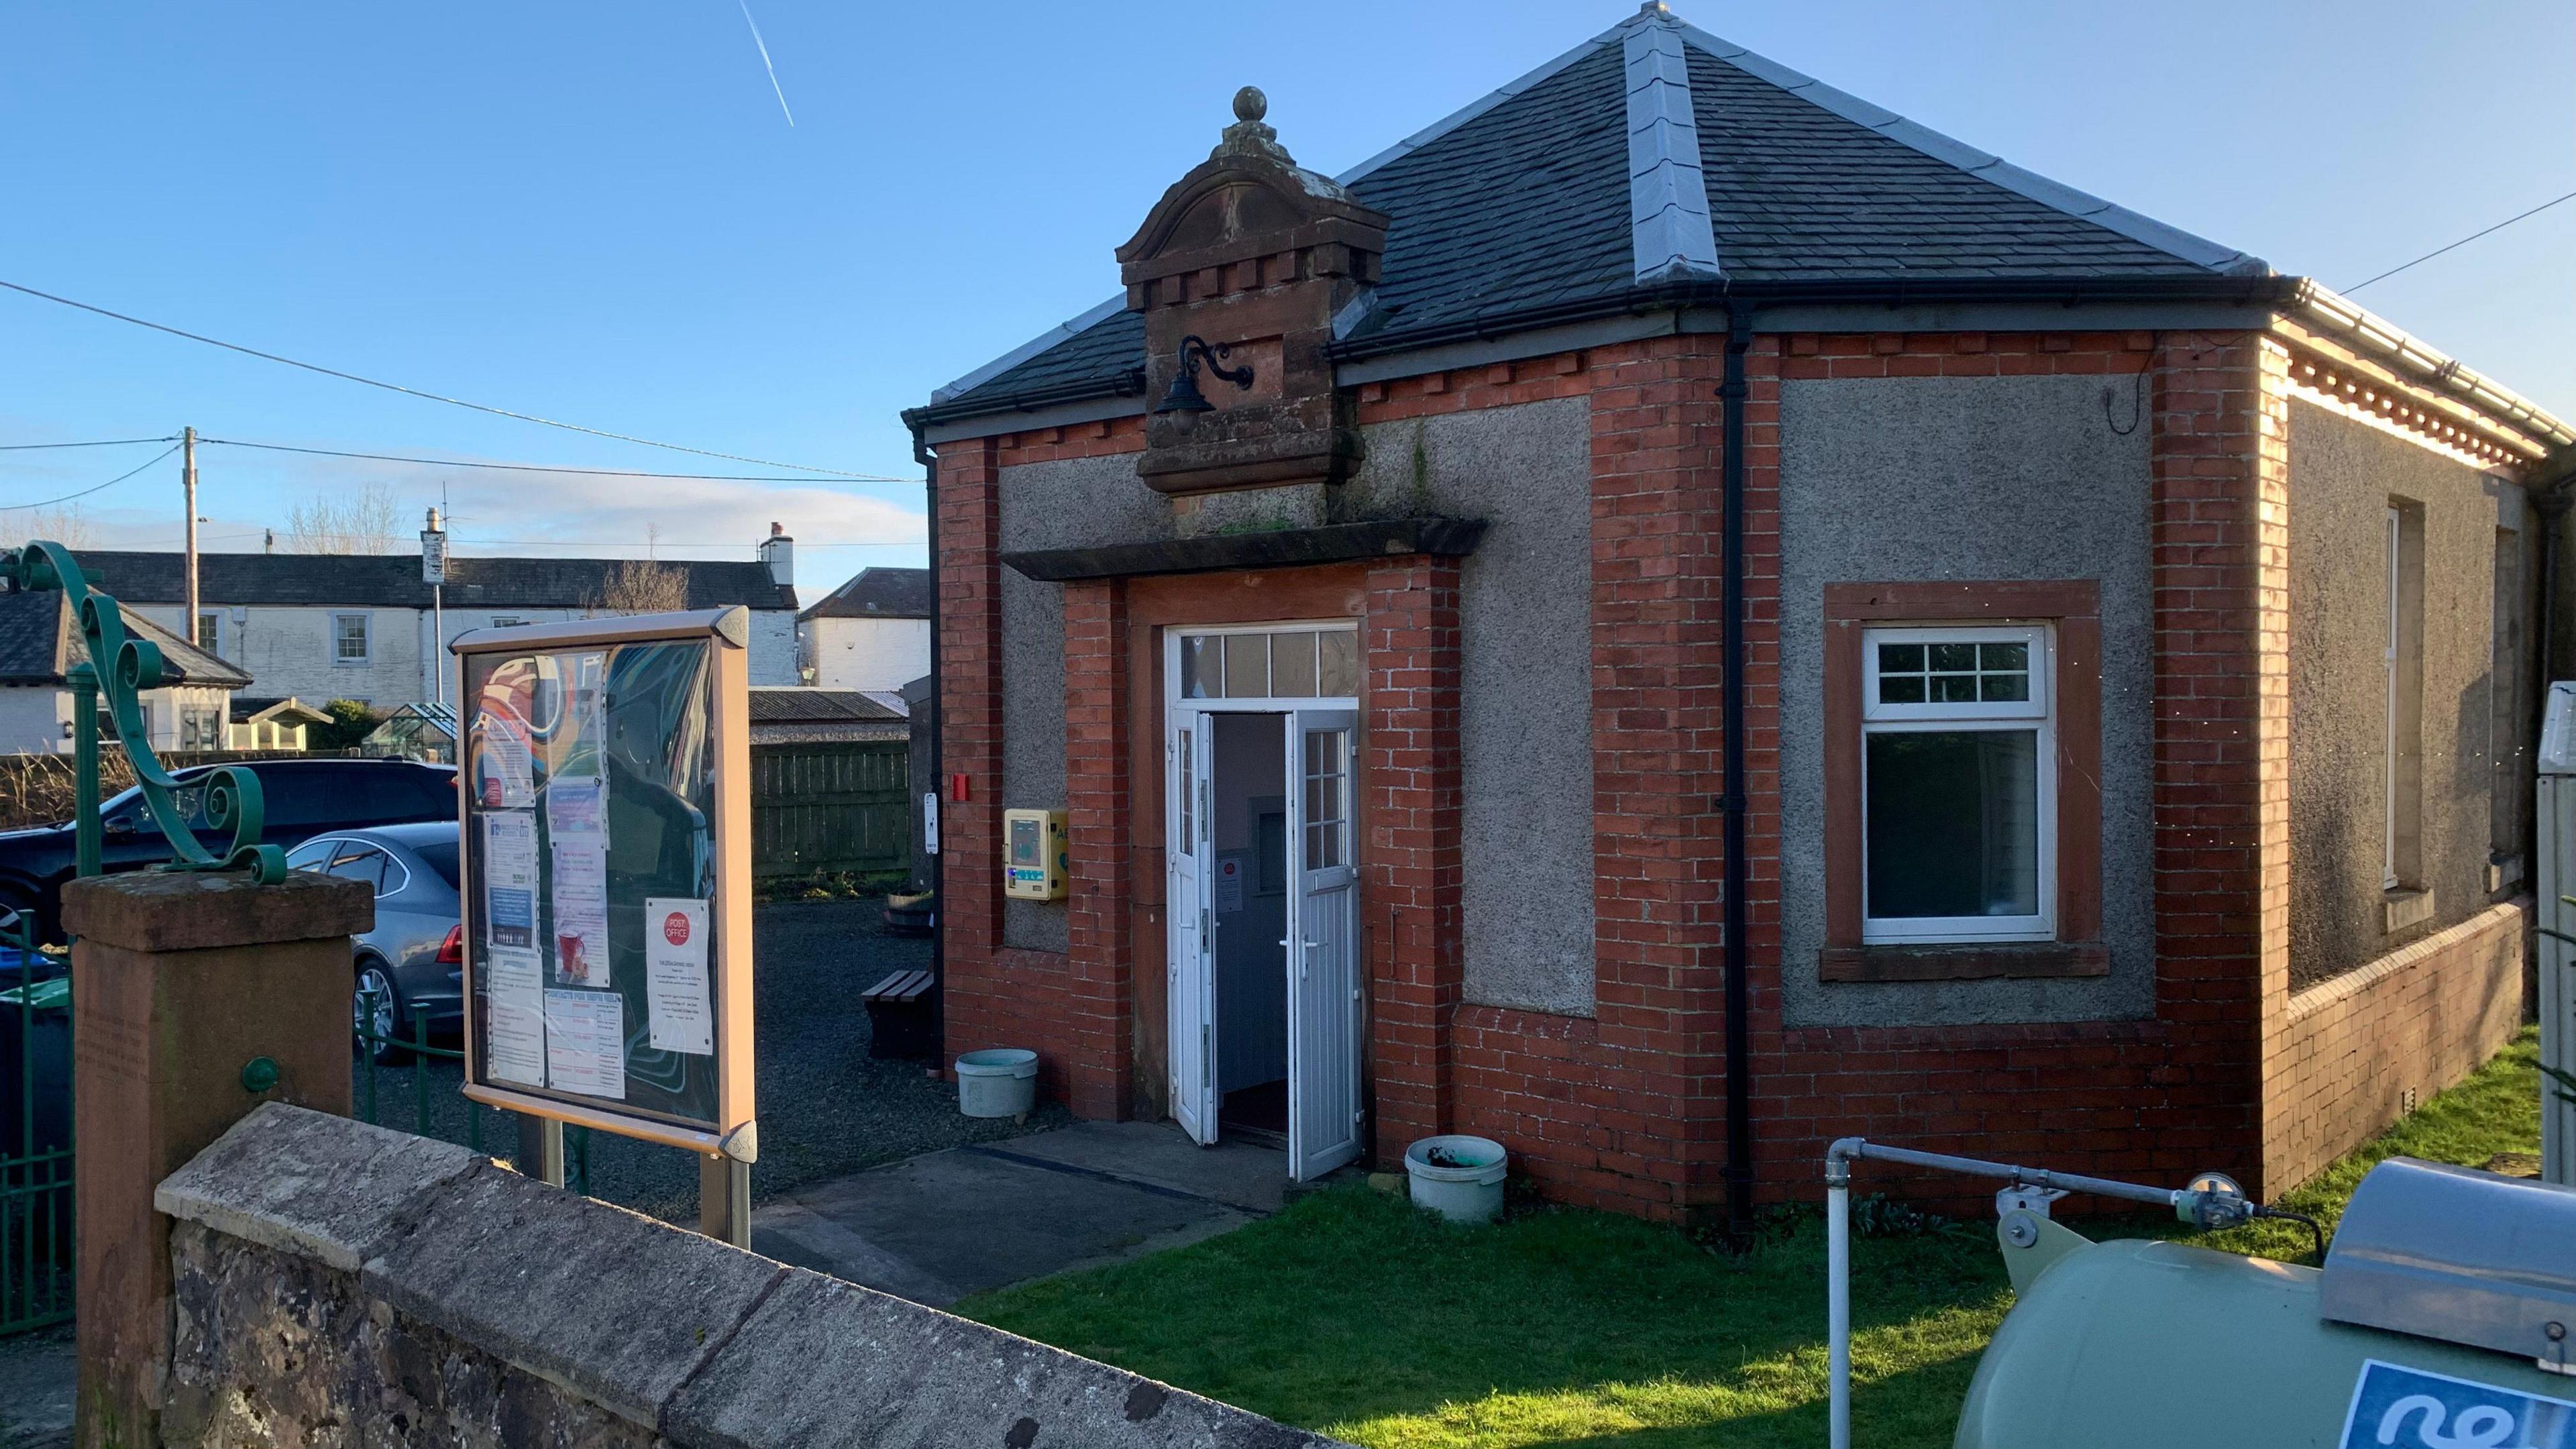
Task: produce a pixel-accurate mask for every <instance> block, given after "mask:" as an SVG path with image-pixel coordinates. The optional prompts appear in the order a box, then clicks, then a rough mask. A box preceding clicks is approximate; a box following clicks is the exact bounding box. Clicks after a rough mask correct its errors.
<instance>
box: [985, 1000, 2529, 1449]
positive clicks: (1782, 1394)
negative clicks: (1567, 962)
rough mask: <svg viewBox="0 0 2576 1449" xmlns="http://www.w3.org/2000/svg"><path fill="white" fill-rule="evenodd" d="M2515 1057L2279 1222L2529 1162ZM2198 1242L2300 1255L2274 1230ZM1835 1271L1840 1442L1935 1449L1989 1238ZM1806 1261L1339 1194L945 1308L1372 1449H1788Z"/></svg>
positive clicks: (2519, 1059) (1804, 1407)
mask: <svg viewBox="0 0 2576 1449" xmlns="http://www.w3.org/2000/svg"><path fill="white" fill-rule="evenodd" d="M2536 1059H2537V1046H2536V1044H2535V1041H2534V1038H2533V1037H2532V1036H2531V1035H2530V1034H2529V1033H2526V1034H2525V1035H2524V1036H2523V1037H2522V1039H2520V1040H2519V1041H2517V1042H2516V1043H2515V1044H2514V1045H2513V1046H2511V1047H2510V1048H2508V1049H2507V1050H2506V1051H2505V1052H2504V1054H2503V1055H2501V1056H2499V1057H2498V1058H2497V1059H2496V1060H2495V1061H2494V1062H2493V1063H2491V1064H2489V1065H2488V1066H2487V1067H2486V1068H2485V1069H2484V1070H2482V1071H2481V1072H2479V1073H2478V1074H2477V1075H2476V1076H2475V1077H2472V1078H2471V1079H2470V1080H2469V1081H2467V1082H2465V1083H2462V1084H2461V1085H2460V1086H2459V1087H2457V1088H2454V1089H2453V1090H2451V1091H2449V1092H2446V1093H2444V1094H2442V1095H2441V1096H2439V1097H2437V1098H2435V1099H2434V1100H2433V1101H2431V1102H2429V1103H2427V1104H2425V1106H2424V1107H2423V1108H2422V1110H2420V1111H2418V1112H2417V1113H2416V1114H2415V1115H2414V1116H2412V1117H2410V1118H2408V1119H2407V1120H2405V1121H2404V1122H2401V1123H2399V1124H2398V1125H2397V1126H2396V1127H2394V1128H2392V1129H2390V1130H2389V1132H2388V1133H2386V1134H2385V1135H2384V1136H2382V1137H2381V1138H2379V1139H2378V1140H2377V1141H2375V1142H2373V1143H2371V1144H2370V1145H2368V1146H2367V1147H2365V1148H2363V1149H2361V1150H2360V1151H2358V1152H2355V1153H2354V1154H2353V1155H2352V1156H2351V1157H2349V1158H2346V1159H2345V1160H2343V1161H2341V1162H2339V1163H2337V1164H2335V1166H2334V1167H2333V1168H2331V1169H2329V1170H2328V1171H2327V1172H2325V1173H2323V1174H2322V1175H2320V1176H2319V1178H2318V1179H2317V1180H2316V1181H2315V1182H2313V1183H2311V1184H2309V1185H2308V1186H2306V1187H2304V1188H2302V1189H2300V1190H2299V1191H2298V1192H2297V1193H2294V1194H2292V1195H2291V1196H2290V1197H2289V1198H2287V1199H2285V1200H2284V1205H2285V1206H2290V1207H2295V1208H2298V1209H2300V1210H2302V1211H2306V1212H2310V1213H2313V1214H2316V1215H2317V1216H2319V1217H2321V1218H2323V1219H2325V1220H2326V1221H2327V1222H2328V1223H2329V1225H2330V1224H2331V1223H2332V1221H2333V1219H2334V1218H2335V1216H2336V1215H2338V1214H2339V1213H2340V1211H2341V1209H2342V1206H2343V1203H2344V1200H2345V1198H2346V1197H2347V1196H2349V1195H2350V1193H2351V1191H2352V1187H2353V1184H2355V1183H2356V1182H2358V1181H2360V1179H2361V1175H2362V1173H2363V1172H2365V1171H2367V1170H2368V1168H2369V1166H2370V1164H2371V1163H2373V1162H2376V1161H2377V1160H2378V1159H2379V1158H2381V1157H2385V1156H2388V1155H2390V1154H2392V1153H2403V1154H2407V1155H2411V1156H2416V1157H2426V1158H2433V1159H2437V1160H2441V1161H2446V1162H2463V1163H2469V1164H2472V1165H2476V1164H2482V1163H2484V1162H2485V1161H2486V1160H2487V1159H2488V1158H2489V1157H2490V1156H2492V1155H2493V1154H2495V1153H2498V1152H2507V1151H2525V1152H2527V1151H2532V1150H2535V1147H2536V1144H2537V1142H2538V1140H2539V1133H2540V1125H2539V1098H2538V1091H2539V1087H2538V1081H2539V1079H2538V1071H2537V1065H2536ZM1864 1190H1865V1184H1864ZM2090 1228H2091V1231H2093V1232H2094V1233H2095V1234H2096V1235H2102V1234H2103V1233H2104V1232H2105V1230H2106V1229H2107V1231H2108V1233H2110V1234H2113V1235H2116V1234H2120V1233H2129V1234H2140V1233H2149V1232H2154V1233H2158V1234H2162V1233H2164V1232H2166V1231H2167V1230H2168V1229H2167V1227H2165V1226H2160V1225H2158V1224H2155V1223H2152V1222H2147V1221H2143V1220H2130V1221H2123V1222H2121V1223H2116V1224H2101V1223H2096V1224H2092V1225H2090ZM2173 1230H2175V1231H2178V1230H2179V1229H2178V1228H2175V1229H2173ZM2209 1241H2210V1242H2211V1245H2212V1246H2220V1247H2228V1248H2232V1249H2235V1250H2237V1251H2242V1252H2259V1253H2268V1254H2271V1255H2273V1256H2277V1257H2283V1258H2291V1259H2303V1258H2304V1256H2305V1255H2306V1253H2307V1252H2308V1239H2307V1236H2306V1233H2305V1231H2304V1230H2303V1229H2300V1228H2297V1227H2296V1226H2294V1225H2289V1224H2274V1223H2266V1224H2262V1225H2260V1226H2259V1227H2256V1228H2252V1229H2247V1230H2241V1231H2239V1232H2236V1233H2232V1234H2228V1235H2225V1236H2222V1237H2217V1238H2213V1239H2211V1240H2209ZM1854 1256H1855V1259H1856V1261H1857V1263H1858V1265H1859V1266H1860V1267H1861V1269H1862V1270H1863V1271H1861V1272H1858V1273H1856V1274H1855V1275H1854V1281H1853V1285H1852V1315H1853V1321H1854V1324H1855V1327H1856V1334H1855V1342H1854V1346H1853V1361H1854V1364H1855V1365H1856V1370H1857V1379H1858V1383H1857V1386H1856V1387H1855V1390H1854V1393H1853V1400H1852V1419H1853V1427H1854V1438H1855V1439H1856V1440H1857V1441H1859V1442H1862V1443H1866V1444H1869V1445H1872V1446H1874V1449H1875V1446H1895V1445H1919V1446H1923V1449H1937V1446H1942V1445H1946V1444H1948V1443H1949V1442H1950V1435H1951V1428H1952V1423H1953V1420H1954V1418H1955V1416H1956V1414H1957V1411H1958V1406H1959V1402H1960V1400H1961V1399H1962V1398H1963V1397H1965V1395H1966V1393H1967V1388H1968V1379H1969V1377H1970V1375H1971V1374H1973V1373H1974V1372H1975V1371H1976V1362H1977V1354H1978V1352H1979V1350H1981V1349H1982V1348H1983V1347H1984V1346H1985V1342H1986V1339H1987V1336H1988V1335H1989V1334H1991V1333H1992V1332H1993V1331H1994V1328H1995V1325H1996V1323H1997V1322H1999V1321H2000V1320H2001V1319H2002V1317H2003V1314H2004V1311H2005V1309H2007V1308H2008V1307H2010V1306H2011V1301H2012V1296H2011V1292H2010V1290H2009V1289H2008V1288H2007V1287H2006V1286H2005V1281H2004V1272H2003V1266H2002V1264H2001V1262H2000V1261H1999V1260H1998V1259H1997V1257H1996V1254H1995V1249H1994V1244H1993V1237H1992V1229H1991V1227H1990V1226H1989V1225H1988V1224H1986V1223H1984V1222H1976V1223H1962V1224H1957V1225H1954V1226H1952V1227H1950V1228H1948V1229H1946V1230H1941V1231H1934V1232H1929V1233H1916V1234H1911V1235H1904V1236H1888V1237H1878V1238H1870V1239H1866V1240H1863V1241H1861V1242H1859V1243H1858V1244H1857V1245H1856V1247H1855V1252H1854ZM1824 1257H1825V1253H1824V1228H1823V1223H1822V1221H1821V1219H1819V1218H1817V1217H1815V1216H1813V1215H1807V1216H1804V1217H1800V1218H1795V1219H1792V1220H1788V1221H1784V1222H1782V1223H1781V1224H1780V1225H1779V1226H1778V1230H1777V1231H1776V1232H1774V1233H1773V1235H1772V1236H1771V1237H1770V1239H1769V1240H1768V1241H1767V1242H1766V1243H1765V1244H1764V1246H1763V1247H1762V1248H1761V1249H1760V1250H1758V1251H1757V1252H1754V1253H1752V1254H1750V1255H1748V1256H1745V1257H1742V1258H1737V1257H1734V1256H1732V1255H1729V1254H1727V1253H1725V1252H1722V1251H1713V1250H1711V1249H1709V1248H1706V1247H1704V1246H1702V1245H1701V1244H1699V1243H1697V1242H1695V1241H1693V1240H1692V1239H1691V1238H1690V1237H1688V1236H1686V1235H1684V1234H1683V1233H1681V1232H1679V1231H1676V1230H1674V1229H1671V1228H1665V1227H1658V1226H1655V1225H1652V1224H1648V1223H1641V1222H1637V1221H1634V1220H1632V1219H1628V1218H1622V1217H1617V1216H1613V1215H1611V1214H1607V1213H1598V1212H1588V1211H1577V1210H1572V1209H1541V1210H1537V1211H1532V1212H1527V1213H1521V1214H1517V1215H1515V1216H1513V1217H1512V1218H1510V1219H1509V1220H1508V1221H1505V1222H1503V1223H1501V1224H1499V1225H1497V1226H1494V1227H1488V1228H1458V1227H1452V1226H1450V1225H1448V1224H1446V1223H1443V1222H1440V1221H1438V1220H1437V1219H1434V1218H1432V1217H1430V1216H1429V1215H1427V1214H1424V1213H1419V1212H1416V1211H1415V1210H1414V1209H1413V1208H1412V1207H1411V1206H1409V1205H1408V1204H1406V1203H1405V1202H1403V1201H1401V1200H1400V1199H1398V1198H1395V1197H1392V1196H1389V1195H1386V1194H1383V1193H1377V1192H1372V1191H1370V1190H1368V1189H1365V1188H1351V1189H1344V1190H1339V1191H1334V1192H1328V1193H1322V1194H1318V1195H1316V1196H1314V1197H1310V1198H1307V1199H1304V1200H1302V1201H1300V1202H1298V1203H1296V1204H1295V1205H1293V1206H1291V1207H1290V1208H1289V1209H1288V1210H1287V1211H1285V1212H1282V1213H1281V1214H1279V1215H1278V1216H1277V1217H1275V1218H1271V1219H1269V1220H1267V1221H1265V1222H1261V1223H1257V1224H1254V1225H1253V1226H1251V1227H1247V1228H1244V1229H1241V1230H1239V1231H1237V1232H1233V1233H1229V1234H1226V1235H1225V1236H1223V1237H1219V1238H1213V1239H1210V1240H1208V1241H1206V1242H1203V1243H1198V1244H1194V1245H1192V1246H1190V1247H1186V1248H1180V1249H1176V1250H1174V1251H1172V1252H1168V1253H1162V1254H1158V1255H1156V1256H1154V1257H1151V1258H1147V1259H1144V1260H1142V1261H1140V1262H1136V1263H1130V1264H1126V1265H1123V1266H1120V1267H1114V1268H1105V1269H1100V1270H1096V1271H1093V1272H1087V1273H1080V1274H1072V1275H1067V1276H1064V1277H1059V1278H1052V1279H1048V1280H1046V1281H1044V1282H1040V1283H1034V1284H1029V1285H1026V1286H1023V1287H1019V1288H1013V1289H1006V1290H1004V1291H1002V1292H999V1293H992V1294H986V1295H983V1296H981V1297H978V1298H972V1299H969V1300H967V1301H966V1302H965V1303H962V1304H960V1305H959V1306H958V1311H959V1312H961V1313H964V1314H966V1315H968V1316H969V1317H973V1318H977V1319H980V1320H982V1321H984V1322H986V1323H991V1324H994V1325H996V1326H998V1327H1001V1328H1005V1329H1009V1330H1010V1331H1012V1332H1015V1333H1021V1334H1026V1335H1027V1336H1029V1337H1031V1338H1036V1339H1040V1340H1043V1341H1045V1342H1047V1343H1052V1344H1057V1345H1060V1346H1062V1347H1064V1348H1068V1349H1071V1350H1073V1351H1074V1352H1076V1353H1081V1354H1086V1355H1089V1356H1090V1357H1092V1358H1096V1359H1102V1360H1105V1361H1107V1362H1109V1363H1113V1364H1118V1365H1121V1366H1123V1367H1125V1368H1129V1369H1133V1370H1135V1371H1136V1372H1138V1373H1142V1374H1146V1375H1149V1376H1151V1377H1153V1378H1157V1379H1161V1380H1164V1381H1166V1382H1168V1383H1173V1384H1177V1385H1180V1386H1181V1387H1184V1388H1188V1389H1193V1390H1196V1391H1198V1392H1200V1393H1203V1394H1208V1395H1211V1396H1212V1397H1215V1398H1219V1399H1223V1400H1225V1401H1227V1402H1229V1403H1234V1404H1240V1405H1242V1406H1244V1407H1245V1408H1249V1409H1253V1410H1256V1411H1258V1412H1260V1413H1263V1414H1268V1415H1270V1416H1272V1417H1273V1418H1277V1419H1281V1420H1284V1421H1286V1422H1288V1423H1292V1424H1299V1425H1304V1426H1306V1427H1309V1428H1314V1429H1319V1430H1322V1431H1323V1432H1325V1433H1328V1434H1332V1435H1334V1436H1336V1437H1339V1438H1342V1439H1347V1440H1349V1441H1351V1442H1352V1443H1355V1444H1361V1445H1366V1446H1370V1449H1517V1446H1522V1445H1539V1444H1564V1443H1572V1442H1578V1441H1580V1442H1583V1443H1586V1444H1591V1445H1602V1446H1609V1445H1616V1446H1620V1449H1698V1446H1703V1445H1706V1446H1717V1445H1725V1446H1727V1449H1749V1446H1767V1445H1796V1446H1800V1449H1809V1446H1813V1445H1816V1444H1820V1443H1822V1442H1824V1438H1825V1349H1824V1316H1825V1315H1824V1301H1825V1278H1824Z"/></svg>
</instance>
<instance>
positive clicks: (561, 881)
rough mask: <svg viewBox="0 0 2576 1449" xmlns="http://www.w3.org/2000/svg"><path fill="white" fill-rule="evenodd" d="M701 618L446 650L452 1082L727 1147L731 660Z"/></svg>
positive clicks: (744, 725) (733, 850)
mask: <svg viewBox="0 0 2576 1449" xmlns="http://www.w3.org/2000/svg"><path fill="white" fill-rule="evenodd" d="M716 619H717V616H715V615H713V614H712V613H711V614H708V615H666V616H645V617H643V618H636V619H626V620H608V621H588V622H583V623H574V624H558V625H540V626H533V627H528V628H517V629H494V630H481V631H477V632H475V633H473V634H469V635H466V636H464V637H463V638H461V639H459V640H458V641H457V643H456V645H455V646H454V647H455V648H456V651H457V654H458V656H459V661H460V666H461V667H460V670H459V685H460V689H461V692H460V694H459V705H460V709H459V715H460V725H461V727H462V728H463V731H464V740H463V758H462V760H461V761H460V766H461V770H462V778H461V779H460V781H459V783H460V785H461V787H462V788H461V789H460V791H459V794H460V796H461V798H462V807H463V808H462V817H461V821H460V824H461V828H462V830H463V835H464V847H465V871H464V886H465V890H464V897H465V899H464V904H463V919H464V936H465V956H466V979H467V987H468V999H469V1002H470V1010H469V1011H468V1012H467V1015H466V1023H467V1026H466V1030H467V1044H466V1070H467V1084H466V1092H467V1095H469V1096H471V1097H474V1098H476V1099H477V1100H481V1101H486V1102H490V1103H492V1104H494V1105H499V1106H508V1107H512V1108H514V1109H517V1110H521V1111H534V1112H536V1113H537V1114H539V1115H543V1116H552V1117H556V1118H559V1119H561V1120H564V1121H571V1122H580V1123H584V1124H588V1125H594V1126H600V1127H605V1128H607V1129H609V1130H612V1131H621V1132H626V1133H628V1134H629V1135H634V1136H641V1137H646V1138H650V1139H654V1140H659V1141H664V1142H668V1143H671V1144H673V1145H679V1146H687V1147H691V1148H694V1149H697V1150H701V1151H718V1150H724V1151H730V1152H732V1153H733V1154H734V1155H736V1156H738V1157H742V1158H743V1159H744V1160H749V1153H750V1151H751V1143H750V1141H749V1134H748V1133H746V1132H742V1131H741V1130H740V1129H743V1128H744V1127H745V1126H746V1125H747V1124H748V1123H749V1122H750V1121H751V1110H750V1107H751V1103H750V1075H751V1073H750V1019H749V1018H750V991H749V975H750V952H749V949H748V938H749V932H748V926H749V920H748V915H747V912H748V909H749V902H748V895H749V890H748V881H749V861H748V859H747V858H746V857H747V855H748V840H749V828H748V817H747V798H746V796H745V789H746V786H747V783H748V782H747V780H746V779H745V778H744V777H745V775H746V773H747V768H748V762H749V756H748V746H747V740H746V739H745V738H744V736H745V735H746V734H747V732H748V707H747V702H746V686H745V674H746V671H745V669H744V666H743V662H742V653H743V650H742V648H741V646H740V645H739V644H737V643H735V642H733V641H731V640H729V639H728V638H726V637H725V633H724V631H723V630H721V629H719V628H717V627H716ZM656 630H658V631H659V632H658V633H657V632H655V631H656Z"/></svg>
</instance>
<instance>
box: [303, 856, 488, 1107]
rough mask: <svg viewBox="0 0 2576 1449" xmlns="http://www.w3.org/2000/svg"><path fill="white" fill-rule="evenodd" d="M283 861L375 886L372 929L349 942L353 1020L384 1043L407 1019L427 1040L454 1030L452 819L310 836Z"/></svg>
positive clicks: (458, 1011) (457, 940)
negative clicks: (353, 960) (353, 966)
mask: <svg viewBox="0 0 2576 1449" xmlns="http://www.w3.org/2000/svg"><path fill="white" fill-rule="evenodd" d="M286 863H287V865H289V866H290V867H293V868H294V869H297V870H311V871H320V872H321V873H323V874H325V875H336V876H341V877H343V878H345V879H349V880H360V881H365V882H366V883H367V884H368V885H369V886H370V887H372V888H374V890H375V893H376V925H375V929H374V930H371V931H369V932H367V933H366V934H365V935H363V936H360V937H358V939H357V943H356V952H357V976H356V980H355V981H354V982H352V983H351V993H350V1021H351V1023H352V1024H353V1025H354V1026H358V1027H361V1028H365V1029H367V1030H368V1031H370V1032H371V1033H372V1034H373V1035H375V1036H376V1037H379V1038H383V1039H388V1040H390V1041H408V1040H411V1039H412V1036H413V1032H414V1030H415V1023H418V1024H419V1025H422V1026H426V1027H427V1028H428V1033H427V1034H428V1035H429V1036H430V1037H432V1038H440V1037H452V1036H454V1035H456V1034H457V1032H458V1030H459V1028H460V1024H461V1022H462V1021H463V1019H464V1012H463V1007H462V999H463V991H464V969H465V953H464V943H465V933H464V930H463V926H462V918H461V917H460V916H459V914H458V912H457V890H456V882H457V879H458V876H457V869H458V867H457V858H456V822H455V821H453V820H423V821H419V822H416V823H413V824H408V825H377V826H371V827H369V828H367V829H364V830H339V831H334V832H332V833H330V834H328V835H317V836H315V837H314V838H312V839H311V840H308V841H306V842H304V843H303V844H302V845H299V846H297V847H295V848H294V849H293V850H290V851H288V852H287V853H286ZM371 993H372V994H371ZM370 1003H372V1005H371V1004H370ZM370 1010H372V1011H373V1013H374V1017H373V1020H372V1021H370V1020H369V1019H368V1016H367V1013H368V1012H369V1011H370ZM407 1055H408V1054H407V1053H406V1052H405V1051H404V1050H403V1049H402V1048H401V1047H399V1046H390V1045H380V1046H378V1047H377V1048H376V1060H377V1061H378V1062H380V1063H392V1062H395V1061H400V1060H402V1059H403V1058H404V1057H406V1056H407Z"/></svg>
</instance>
